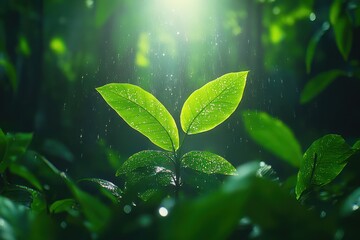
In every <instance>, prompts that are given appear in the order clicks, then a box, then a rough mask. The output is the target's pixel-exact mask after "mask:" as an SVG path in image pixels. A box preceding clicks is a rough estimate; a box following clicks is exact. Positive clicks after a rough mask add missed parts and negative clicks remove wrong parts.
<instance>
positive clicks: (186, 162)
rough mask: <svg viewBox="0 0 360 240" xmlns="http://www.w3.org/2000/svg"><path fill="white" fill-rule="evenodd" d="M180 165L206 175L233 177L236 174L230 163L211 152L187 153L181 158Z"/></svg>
mask: <svg viewBox="0 0 360 240" xmlns="http://www.w3.org/2000/svg"><path fill="white" fill-rule="evenodd" d="M181 164H182V166H183V167H185V168H192V169H194V170H197V171H200V172H203V173H206V174H224V175H234V174H235V173H236V169H235V168H234V166H233V165H231V163H229V162H228V161H227V160H226V159H224V158H223V157H220V156H219V155H216V154H214V153H211V152H201V151H192V152H188V153H186V154H185V155H184V156H183V157H182V158H181Z"/></svg>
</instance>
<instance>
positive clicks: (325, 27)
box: [305, 22, 330, 73]
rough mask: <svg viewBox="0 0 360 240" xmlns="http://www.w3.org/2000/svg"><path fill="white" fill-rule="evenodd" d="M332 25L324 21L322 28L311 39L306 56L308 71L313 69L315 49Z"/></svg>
mask: <svg viewBox="0 0 360 240" xmlns="http://www.w3.org/2000/svg"><path fill="white" fill-rule="evenodd" d="M329 28H330V25H329V23H328V22H324V23H323V25H322V27H321V28H320V30H318V31H317V32H316V33H315V35H314V36H313V37H312V38H311V39H310V42H309V45H308V47H307V49H306V57H305V63H306V72H307V73H310V71H311V63H312V61H313V58H314V54H315V49H316V46H317V45H318V43H319V41H320V39H321V37H322V36H323V35H324V34H325V33H326V32H327V30H329Z"/></svg>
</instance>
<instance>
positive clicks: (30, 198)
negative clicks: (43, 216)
mask: <svg viewBox="0 0 360 240" xmlns="http://www.w3.org/2000/svg"><path fill="white" fill-rule="evenodd" d="M1 194H2V195H3V196H5V197H7V198H9V199H11V200H13V201H15V202H17V203H20V204H22V205H24V206H27V207H29V208H31V210H33V211H35V212H41V211H43V210H45V209H46V202H45V198H44V196H43V195H42V194H41V192H39V191H36V190H34V189H32V188H29V187H26V186H21V185H7V186H6V187H5V189H4V191H3V192H2V193H1Z"/></svg>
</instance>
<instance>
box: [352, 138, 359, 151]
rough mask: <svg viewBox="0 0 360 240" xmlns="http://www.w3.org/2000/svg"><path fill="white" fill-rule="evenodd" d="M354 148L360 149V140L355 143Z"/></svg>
mask: <svg viewBox="0 0 360 240" xmlns="http://www.w3.org/2000/svg"><path fill="white" fill-rule="evenodd" d="M353 149H357V150H360V140H358V141H357V142H356V143H354V145H353Z"/></svg>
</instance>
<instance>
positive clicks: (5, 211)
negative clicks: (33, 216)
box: [0, 196, 30, 240]
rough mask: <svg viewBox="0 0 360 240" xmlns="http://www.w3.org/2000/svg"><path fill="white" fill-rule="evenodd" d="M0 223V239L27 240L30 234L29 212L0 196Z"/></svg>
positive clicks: (25, 208)
mask: <svg viewBox="0 0 360 240" xmlns="http://www.w3.org/2000/svg"><path fill="white" fill-rule="evenodd" d="M0 223H1V224H0V239H4V240H15V239H27V237H28V235H29V233H30V211H29V210H28V208H27V207H25V206H22V205H19V204H16V203H14V202H13V201H11V200H10V199H8V198H5V197H2V196H0Z"/></svg>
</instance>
